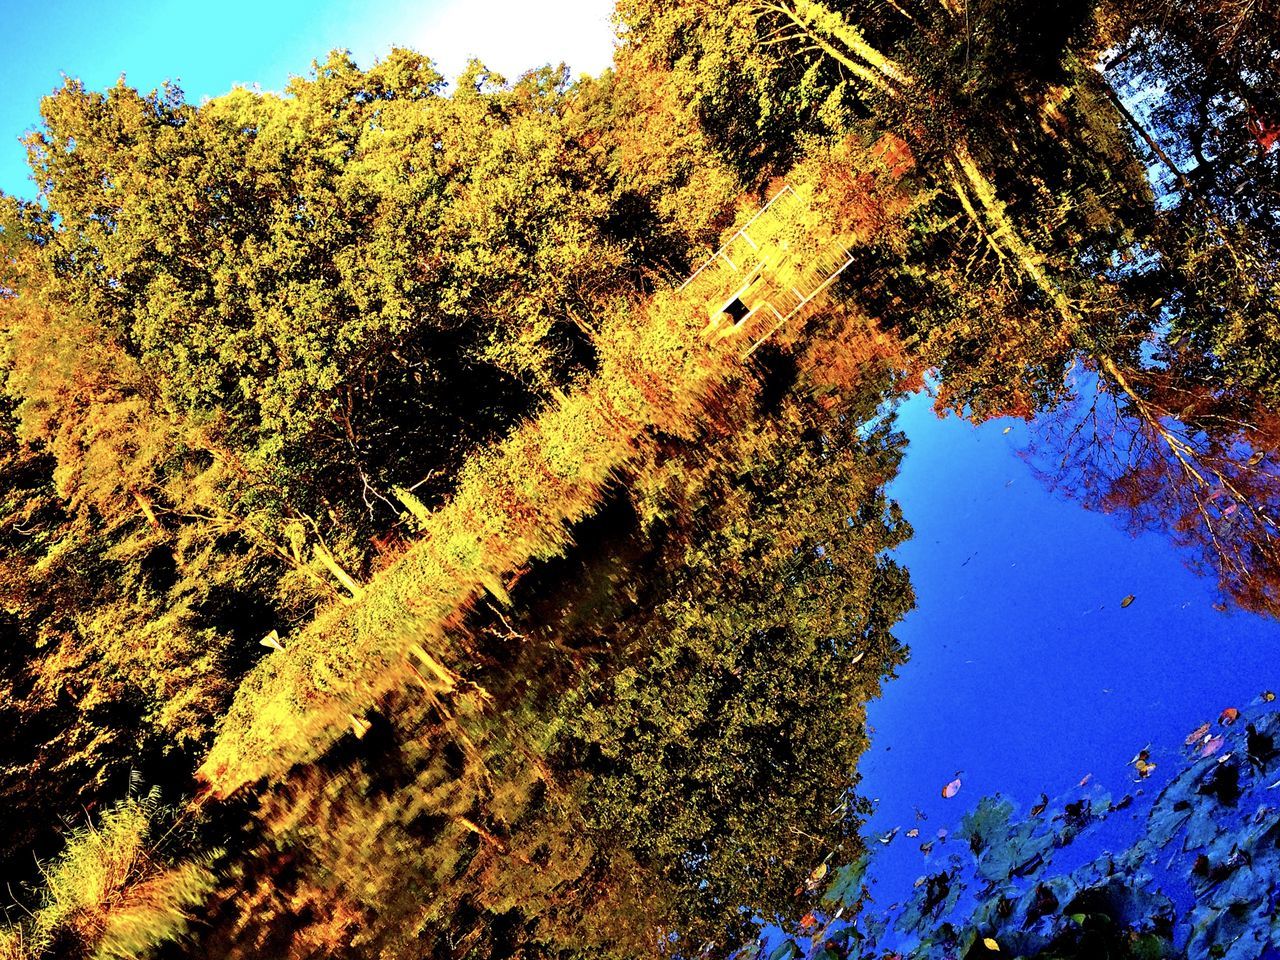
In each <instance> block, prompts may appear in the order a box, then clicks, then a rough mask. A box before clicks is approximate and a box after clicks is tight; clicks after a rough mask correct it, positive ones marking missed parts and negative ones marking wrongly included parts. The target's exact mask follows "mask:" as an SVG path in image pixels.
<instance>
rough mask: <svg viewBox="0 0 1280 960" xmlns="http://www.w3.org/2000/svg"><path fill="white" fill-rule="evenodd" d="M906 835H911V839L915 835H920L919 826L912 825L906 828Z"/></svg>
mask: <svg viewBox="0 0 1280 960" xmlns="http://www.w3.org/2000/svg"><path fill="white" fill-rule="evenodd" d="M907 836H908V837H912V838H913V839H914V838H915V837H918V836H920V828H919V827H912V828H911V829H910V830H908V831H907Z"/></svg>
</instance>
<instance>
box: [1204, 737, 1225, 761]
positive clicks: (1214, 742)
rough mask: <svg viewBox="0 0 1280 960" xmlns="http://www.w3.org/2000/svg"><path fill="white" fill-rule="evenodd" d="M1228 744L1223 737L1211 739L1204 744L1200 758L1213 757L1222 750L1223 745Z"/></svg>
mask: <svg viewBox="0 0 1280 960" xmlns="http://www.w3.org/2000/svg"><path fill="white" fill-rule="evenodd" d="M1224 743H1226V741H1225V740H1223V739H1222V737H1210V738H1209V739H1208V740H1206V741H1205V742H1204V746H1203V747H1201V748H1200V756H1202V757H1212V756H1213V755H1214V754H1215V753H1217V752H1218V751H1219V750H1221V749H1222V745H1223V744H1224Z"/></svg>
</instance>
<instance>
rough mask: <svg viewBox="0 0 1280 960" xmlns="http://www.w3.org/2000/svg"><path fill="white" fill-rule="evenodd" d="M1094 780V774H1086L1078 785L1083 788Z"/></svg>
mask: <svg viewBox="0 0 1280 960" xmlns="http://www.w3.org/2000/svg"><path fill="white" fill-rule="evenodd" d="M1092 779H1093V774H1092V773H1086V774H1085V775H1084V776H1083V777H1081V778H1080V782H1079V783H1078V784H1077V786H1080V787H1083V786H1085V785H1086V784H1088V782H1089V781H1090V780H1092Z"/></svg>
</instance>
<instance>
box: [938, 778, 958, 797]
mask: <svg viewBox="0 0 1280 960" xmlns="http://www.w3.org/2000/svg"><path fill="white" fill-rule="evenodd" d="M959 792H960V778H959V777H956V778H955V779H954V780H952V781H951V782H950V783H948V784H947V785H946V786H945V787H943V788H942V799H944V800H950V799H951V798H952V797H954V796H955V795H956V794H957V793H959Z"/></svg>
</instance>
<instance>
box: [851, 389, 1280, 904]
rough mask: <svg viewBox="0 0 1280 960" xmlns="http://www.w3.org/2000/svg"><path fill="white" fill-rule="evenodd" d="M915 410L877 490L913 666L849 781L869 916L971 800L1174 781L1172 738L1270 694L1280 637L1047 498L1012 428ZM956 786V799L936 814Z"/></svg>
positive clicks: (1143, 544) (1175, 566) (918, 403)
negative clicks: (897, 516)
mask: <svg viewBox="0 0 1280 960" xmlns="http://www.w3.org/2000/svg"><path fill="white" fill-rule="evenodd" d="M930 404H931V401H930V398H929V397H927V396H923V395H920V396H916V397H913V398H912V399H911V400H909V401H908V402H907V403H906V404H905V405H904V406H903V407H902V409H901V427H902V428H903V429H904V430H905V431H906V433H907V435H908V436H909V437H910V439H911V445H910V447H909V448H908V451H907V455H906V459H905V461H904V463H903V468H902V473H901V475H900V476H899V478H898V479H897V480H896V481H895V482H894V483H893V485H892V486H891V488H890V491H891V494H892V495H893V496H894V497H895V498H896V499H897V500H898V501H899V502H900V503H901V504H902V507H903V510H904V512H905V513H906V516H907V519H908V520H910V522H911V523H912V525H913V527H914V528H915V537H914V538H913V539H912V540H911V541H910V542H909V543H907V544H906V545H905V546H903V547H902V548H901V549H900V551H899V553H898V559H899V560H900V561H901V562H902V563H904V564H906V566H907V567H909V568H910V570H911V576H912V580H913V582H914V584H915V588H916V593H917V596H918V602H919V606H918V608H917V609H916V610H915V611H914V612H913V613H911V614H910V615H909V616H908V617H907V619H906V620H905V621H904V622H903V623H902V624H901V625H900V627H899V629H898V636H899V637H900V638H901V639H902V640H903V641H904V642H905V643H907V644H908V645H909V646H910V647H911V650H912V660H911V662H910V663H909V664H907V665H906V666H905V667H904V668H902V670H901V675H900V676H899V677H898V679H896V680H891V681H889V682H887V683H886V685H885V694H884V697H883V699H882V700H881V701H879V702H877V703H874V704H872V705H871V707H870V709H869V715H870V723H871V725H872V727H873V728H874V730H875V732H874V734H873V736H872V747H871V749H870V750H869V751H868V753H867V755H866V757H865V758H864V760H863V763H862V765H861V768H860V770H861V773H862V776H863V781H862V783H861V785H860V787H859V792H860V793H861V794H862V795H863V796H866V797H870V798H879V801H880V802H879V807H878V810H877V812H876V814H875V815H874V816H873V817H872V818H871V820H870V821H869V823H868V826H867V829H866V834H867V836H868V837H869V838H871V842H870V846H871V847H872V848H874V849H875V850H876V851H877V855H878V859H879V863H878V865H877V866H876V867H875V868H874V869H873V871H872V873H873V875H875V876H876V877H878V878H879V881H880V882H879V884H878V887H877V889H876V891H875V896H876V900H877V904H878V906H880V907H884V906H886V905H887V904H888V903H890V902H892V901H894V900H898V899H903V898H905V897H907V896H909V895H910V893H911V883H912V881H913V880H914V879H915V878H916V877H918V876H921V875H922V874H924V873H926V872H929V871H930V870H937V869H939V868H940V867H941V866H942V864H943V862H944V858H945V855H946V853H947V852H948V851H947V847H946V846H945V845H944V846H941V847H937V848H935V851H934V855H933V858H932V860H930V861H926V858H925V856H924V855H923V854H922V853H921V852H920V851H919V849H918V846H919V844H920V843H921V842H922V841H924V840H927V839H929V838H931V837H933V836H934V835H935V834H936V832H937V830H938V828H940V827H945V828H947V829H948V830H953V829H954V828H955V826H956V824H957V823H958V821H959V819H960V817H961V815H962V814H963V813H964V812H965V811H967V810H969V809H971V808H972V807H973V805H974V804H976V803H977V801H978V799H979V798H980V797H981V796H982V795H984V794H990V793H995V792H1001V793H1003V794H1004V795H1006V796H1007V797H1009V798H1010V799H1012V800H1014V801H1015V803H1016V804H1017V805H1018V806H1019V808H1020V810H1021V811H1022V812H1023V813H1025V812H1026V810H1027V809H1028V808H1030V807H1031V806H1032V805H1033V804H1035V802H1036V801H1037V800H1038V799H1039V797H1040V794H1041V792H1045V793H1048V794H1049V796H1050V797H1056V796H1059V795H1061V794H1063V793H1065V792H1067V791H1068V790H1070V789H1071V788H1073V787H1074V786H1075V785H1076V784H1077V783H1078V782H1079V781H1080V779H1081V778H1082V777H1084V776H1085V775H1086V774H1092V775H1093V778H1094V781H1095V782H1097V783H1099V784H1101V785H1102V786H1103V787H1105V788H1107V789H1109V790H1110V791H1111V792H1112V793H1113V794H1114V795H1115V796H1116V797H1119V796H1121V795H1122V794H1124V793H1126V792H1128V791H1131V790H1134V789H1137V785H1136V784H1134V783H1132V782H1131V781H1132V777H1133V776H1134V773H1133V769H1132V768H1131V767H1129V766H1127V764H1128V762H1129V760H1131V759H1132V758H1133V756H1134V754H1136V753H1137V752H1138V750H1140V749H1141V748H1142V747H1144V746H1146V745H1147V744H1148V743H1150V744H1151V745H1152V746H1151V754H1152V760H1153V761H1154V762H1155V763H1156V764H1157V765H1159V766H1161V767H1162V769H1161V770H1160V771H1159V773H1160V774H1164V773H1166V772H1167V773H1169V774H1172V773H1173V772H1175V770H1174V768H1175V767H1180V766H1181V763H1180V761H1179V760H1178V757H1179V755H1180V752H1181V748H1182V743H1183V739H1184V737H1185V736H1186V735H1187V733H1188V732H1190V731H1191V730H1193V729H1194V728H1195V727H1196V726H1197V725H1199V724H1200V723H1201V722H1202V721H1204V720H1211V719H1213V718H1215V717H1217V715H1218V713H1219V712H1220V711H1221V710H1222V709H1223V708H1224V707H1227V706H1232V705H1237V706H1241V707H1243V706H1244V705H1245V704H1246V703H1247V702H1249V701H1251V700H1252V699H1253V698H1254V697H1256V696H1257V694H1258V693H1259V692H1260V691H1262V690H1263V689H1264V688H1268V687H1280V671H1277V669H1276V663H1277V654H1278V653H1280V623H1275V622H1272V621H1268V620H1263V619H1261V618H1259V617H1256V616H1253V615H1251V614H1246V613H1242V612H1232V613H1229V614H1223V613H1220V612H1218V611H1216V610H1214V609H1213V604H1214V603H1215V602H1217V600H1218V597H1217V594H1216V592H1215V589H1214V583H1213V582H1212V581H1211V580H1206V579H1203V578H1200V577H1197V576H1195V575H1194V574H1192V573H1191V572H1190V571H1188V570H1187V569H1186V568H1185V567H1184V566H1183V564H1182V558H1181V557H1180V556H1179V554H1178V553H1177V552H1176V551H1175V550H1174V549H1173V548H1172V547H1171V546H1170V545H1169V543H1168V542H1167V541H1166V540H1164V539H1163V538H1162V537H1160V536H1158V535H1152V534H1148V535H1144V536H1141V537H1138V538H1136V539H1135V538H1131V537H1130V536H1129V535H1128V534H1127V533H1125V532H1123V531H1122V530H1120V529H1118V528H1117V527H1116V526H1115V524H1114V523H1113V522H1112V520H1111V519H1110V518H1108V517H1106V516H1104V515H1101V514H1096V513H1089V512H1087V511H1085V510H1083V509H1081V508H1080V507H1079V506H1077V505H1076V504H1074V503H1071V502H1066V501H1064V500H1062V499H1060V498H1058V497H1056V496H1054V495H1052V494H1050V493H1048V492H1047V491H1046V490H1045V488H1044V487H1043V486H1041V485H1040V483H1039V482H1037V480H1036V479H1035V478H1034V477H1033V476H1032V475H1031V473H1030V471H1029V470H1028V468H1027V467H1026V466H1025V465H1024V464H1023V462H1022V461H1021V460H1020V459H1019V458H1018V457H1017V450H1018V448H1019V447H1020V446H1021V445H1022V444H1023V442H1024V441H1025V436H1026V428H1025V426H1024V425H1023V424H1022V423H1021V422H1020V421H1016V420H998V421H993V422H991V423H988V424H985V425H983V426H981V427H973V426H971V425H970V424H968V423H967V422H964V421H960V420H957V419H956V418H954V417H951V418H948V419H947V420H938V419H937V418H936V417H935V416H934V415H933V413H932V410H931V406H930ZM1010 424H1012V425H1013V429H1012V430H1011V431H1010V433H1008V434H1004V433H1003V431H1004V429H1005V427H1007V426H1009V425H1010ZM1131 593H1132V594H1134V595H1135V596H1136V600H1135V601H1134V603H1133V604H1132V606H1130V607H1128V608H1127V609H1121V607H1120V602H1121V600H1122V599H1123V598H1124V597H1125V596H1126V595H1127V594H1131ZM957 771H961V774H960V775H961V779H962V780H963V788H962V789H961V791H960V794H959V796H958V797H956V798H955V799H953V800H944V799H943V798H942V796H941V790H942V787H943V786H944V785H945V784H946V783H947V782H948V781H950V780H951V779H952V778H953V776H954V775H955V774H956V772H957ZM1152 780H1153V784H1154V783H1158V782H1162V780H1163V777H1162V776H1160V775H1157V776H1155V777H1153V778H1152ZM916 807H919V808H920V810H921V811H922V812H924V813H925V814H926V815H927V817H928V819H927V820H925V821H922V822H917V821H916V817H915V808H916ZM1120 822H1122V823H1123V822H1124V821H1120ZM896 826H900V827H901V828H902V833H901V834H899V835H898V836H897V837H896V838H895V839H894V840H893V842H892V843H891V844H890V845H889V846H888V847H882V846H881V845H880V844H878V843H876V842H875V840H874V837H875V836H876V835H880V834H884V833H887V832H888V831H889V830H891V829H892V828H893V827H896ZM913 826H918V827H919V828H920V834H921V835H920V837H918V838H916V839H908V838H906V837H905V836H904V835H903V834H905V832H906V831H907V830H909V829H910V828H911V827H913ZM1126 839H1131V838H1126ZM939 854H941V856H939Z"/></svg>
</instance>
